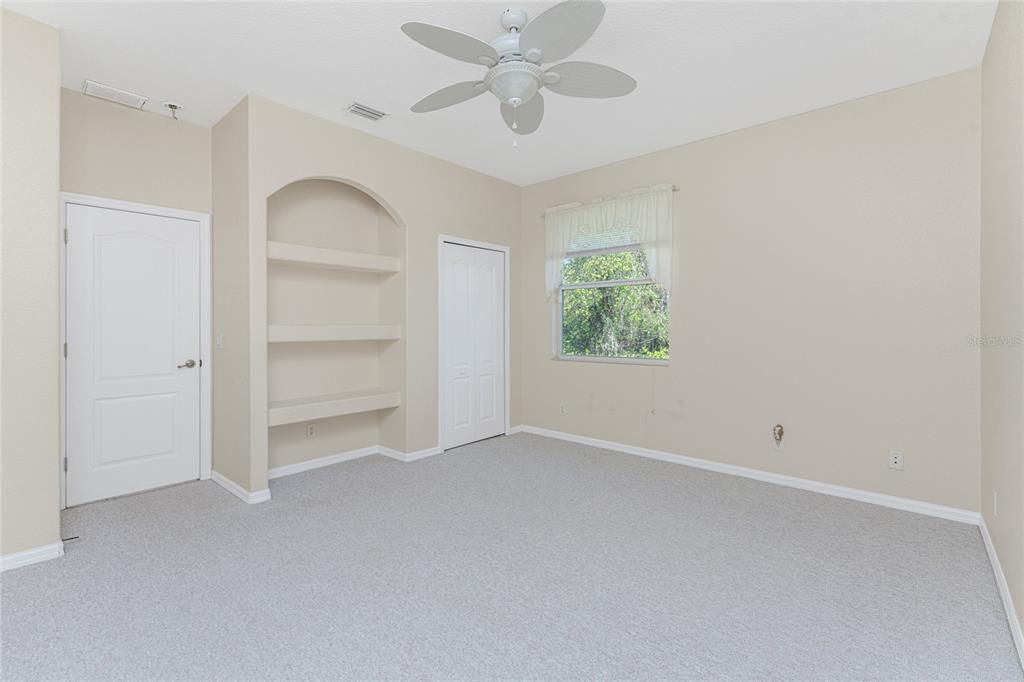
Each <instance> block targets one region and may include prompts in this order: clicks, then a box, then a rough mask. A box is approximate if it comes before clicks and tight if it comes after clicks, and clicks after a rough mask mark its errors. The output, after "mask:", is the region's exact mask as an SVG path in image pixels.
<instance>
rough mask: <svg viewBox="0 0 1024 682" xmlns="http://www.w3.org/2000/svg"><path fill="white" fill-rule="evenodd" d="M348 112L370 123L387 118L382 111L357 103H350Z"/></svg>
mask: <svg viewBox="0 0 1024 682" xmlns="http://www.w3.org/2000/svg"><path fill="white" fill-rule="evenodd" d="M348 112H349V113H350V114H355V115H356V116H362V117H363V118H368V119H370V120H371V121H379V120H381V119H382V118H384V117H385V116H387V114H385V113H384V112H383V111H377V110H376V109H374V108H373V107H368V106H366V105H365V104H360V103H359V102H352V104H350V105H349V106H348Z"/></svg>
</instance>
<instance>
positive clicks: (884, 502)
mask: <svg viewBox="0 0 1024 682" xmlns="http://www.w3.org/2000/svg"><path fill="white" fill-rule="evenodd" d="M521 430H522V432H523V433H532V434H535V435H538V436H547V437H548V438H557V439H559V440H566V441H570V442H573V443H580V444H581V445H590V446H592V447H595V448H603V449H605V450H614V451H616V452H623V453H626V454H628V455H637V456H639V457H648V458H650V459H657V460H661V461H663V462H672V463H674V464H682V465H684V466H690V467H695V468H697V469H705V470H707V471H716V472H718V473H721V474H730V475H732V476H742V477H743V478H751V479H754V480H756V481H763V482H765V483H774V484H776V485H784V486H786V487H789V488H799V489H800V490H809V491H811V492H815V493H821V494H823V495H832V496H834V497H843V498H846V499H848V500H857V501H859V502H867V503H868V504H877V505H879V506H882V507H890V508H892V509H901V510H903V511H909V512H915V513H917V514H924V515H926V516H934V517H936V518H940V519H948V520H950V521H959V522H960V523H969V524H971V525H974V526H977V525H979V524H980V522H981V514H979V513H978V512H973V511H969V510H967V509H958V508H956V507H946V506H944V505H941V504H932V503H931V502H921V501H919V500H911V499H908V498H906V497H896V496H894V495H883V494H882V493H873V492H871V491H868V490H860V489H858V488H847V487H846V486H842V485H834V484H832V483H822V482H820V481H812V480H809V479H806V478H797V477H795V476H786V475H784V474H773V473H771V472H768V471H761V470H759V469H750V468H748V467H741V466H737V465H735V464H723V463H722V462H714V461H712V460H708V459H700V458H697V457H687V456H686V455H677V454H675V453H672V452H663V451H661V450H651V449H650V448H641V447H637V446H635V445H626V444H624V443H615V442H612V441H607V440H600V439H598V438H590V437H588V436H578V435H576V434H573V433H565V432H563V431H552V430H551V429H542V428H539V427H536V426H526V425H524V426H522V427H521Z"/></svg>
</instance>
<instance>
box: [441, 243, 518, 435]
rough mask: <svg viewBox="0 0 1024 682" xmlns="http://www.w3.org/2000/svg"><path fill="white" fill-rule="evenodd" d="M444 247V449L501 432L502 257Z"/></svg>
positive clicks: (503, 301) (502, 405)
mask: <svg viewBox="0 0 1024 682" xmlns="http://www.w3.org/2000/svg"><path fill="white" fill-rule="evenodd" d="M442 248H443V257H442V267H443V272H442V286H443V287H444V289H443V301H444V303H443V319H442V324H443V325H444V334H443V335H442V336H443V338H444V344H445V346H444V349H443V353H442V358H443V359H442V365H443V367H442V372H441V376H442V381H444V399H445V405H444V421H443V425H444V434H443V436H442V447H444V448H446V449H447V448H454V447H457V446H459V445H465V444H466V443H471V442H473V441H477V440H481V439H483V438H490V437H491V436H497V435H501V434H503V433H505V260H504V254H502V253H501V252H499V251H492V250H490V249H481V248H475V247H470V246H462V245H460V244H449V243H447V242H446V243H445V244H444V245H443V247H442Z"/></svg>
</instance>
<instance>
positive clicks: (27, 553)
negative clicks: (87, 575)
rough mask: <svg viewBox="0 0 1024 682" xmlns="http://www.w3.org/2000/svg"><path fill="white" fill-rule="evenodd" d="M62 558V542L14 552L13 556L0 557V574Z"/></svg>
mask: <svg viewBox="0 0 1024 682" xmlns="http://www.w3.org/2000/svg"><path fill="white" fill-rule="evenodd" d="M62 556H64V543H63V542H55V543H53V544H52V545H42V546H41V547H33V548H32V549H26V550H23V551H21V552H14V553H13V554H5V555H3V556H0V573H2V572H4V571H10V570H12V569H15V568H21V567H22V566H30V565H31V564H38V563H39V562H40V561H49V560H50V559H56V558H58V557H62Z"/></svg>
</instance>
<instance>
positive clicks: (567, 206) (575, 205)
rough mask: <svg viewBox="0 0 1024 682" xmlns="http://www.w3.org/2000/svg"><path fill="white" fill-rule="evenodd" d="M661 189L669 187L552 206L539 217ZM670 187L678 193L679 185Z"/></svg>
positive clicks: (650, 188)
mask: <svg viewBox="0 0 1024 682" xmlns="http://www.w3.org/2000/svg"><path fill="white" fill-rule="evenodd" d="M662 187H669V186H666V185H653V186H651V187H646V188H640V189H633V190H629V191H628V192H620V193H619V194H612V195H609V196H604V197H596V198H594V199H591V200H590V201H588V202H586V203H584V202H582V201H572V202H569V203H567V204H559V205H558V206H552V207H551V208H545V209H544V211H542V212H541V214H540V217H541V218H546V217H547V214H548V213H554V212H558V211H564V210H566V209H570V208H579V207H580V206H586V205H587V204H599V203H601V202H602V201H611V200H612V199H622V198H624V197H631V196H636V195H639V194H647V193H649V192H658V191H661V188H662ZM670 187H671V188H672V191H673V192H678V191H679V185H670Z"/></svg>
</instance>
